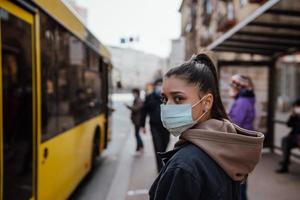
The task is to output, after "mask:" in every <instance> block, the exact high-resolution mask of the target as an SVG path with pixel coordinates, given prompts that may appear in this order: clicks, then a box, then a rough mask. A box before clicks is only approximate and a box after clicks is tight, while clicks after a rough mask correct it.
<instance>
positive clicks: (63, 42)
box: [56, 27, 75, 133]
mask: <svg viewBox="0 0 300 200" xmlns="http://www.w3.org/2000/svg"><path fill="white" fill-rule="evenodd" d="M70 37H71V36H70V34H69V33H68V32H67V31H66V30H65V29H64V28H62V27H58V31H57V34H56V42H57V43H56V44H57V48H56V49H57V59H56V65H57V69H58V79H57V86H58V107H59V109H58V119H59V121H58V131H59V133H63V132H64V131H66V130H68V129H70V128H72V127H74V126H75V120H74V116H73V113H72V107H71V100H72V96H73V95H72V94H74V89H73V84H74V83H73V82H74V81H73V73H72V69H71V65H70V61H69V60H70V58H69V57H70V56H69V48H70V45H69V40H70Z"/></svg>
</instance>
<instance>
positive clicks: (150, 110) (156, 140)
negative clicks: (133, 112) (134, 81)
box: [140, 79, 170, 172]
mask: <svg viewBox="0 0 300 200" xmlns="http://www.w3.org/2000/svg"><path fill="white" fill-rule="evenodd" d="M161 84H162V79H158V80H156V81H155V82H154V90H153V92H152V93H150V94H149V95H147V96H146V99H145V102H144V106H143V109H142V115H141V123H140V124H141V128H142V131H143V132H144V133H146V130H145V125H146V117H147V115H149V117H150V120H149V121H150V129H151V135H152V141H153V146H154V151H155V157H156V166H157V171H158V172H159V171H160V170H161V168H162V166H163V163H162V161H161V159H160V158H159V155H158V152H165V151H166V150H167V147H168V144H169V141H170V134H169V132H168V130H167V129H165V128H164V126H163V125H162V122H161V119H160V104H162V101H161Z"/></svg>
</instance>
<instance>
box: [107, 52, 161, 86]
mask: <svg viewBox="0 0 300 200" xmlns="http://www.w3.org/2000/svg"><path fill="white" fill-rule="evenodd" d="M109 51H110V53H111V54H112V63H113V66H114V68H113V73H112V79H113V80H114V82H113V85H114V88H119V89H120V86H122V89H123V90H130V89H132V88H139V89H144V88H145V87H146V85H147V84H149V83H153V82H154V81H155V80H156V79H158V78H162V74H163V69H165V68H166V66H167V60H166V59H164V58H161V57H158V56H155V55H151V54H147V53H144V52H142V51H137V50H134V49H131V48H120V47H109ZM120 84H121V85H120Z"/></svg>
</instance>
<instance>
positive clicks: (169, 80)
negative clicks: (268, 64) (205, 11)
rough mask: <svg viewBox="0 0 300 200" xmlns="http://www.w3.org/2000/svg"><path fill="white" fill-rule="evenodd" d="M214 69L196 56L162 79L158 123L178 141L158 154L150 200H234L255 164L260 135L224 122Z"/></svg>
mask: <svg viewBox="0 0 300 200" xmlns="http://www.w3.org/2000/svg"><path fill="white" fill-rule="evenodd" d="M214 63H215V62H214V61H213V59H211V58H210V54H207V53H200V54H198V55H196V56H193V57H192V58H191V60H190V61H188V62H186V63H184V64H182V65H180V66H178V67H175V68H172V69H170V70H169V71H168V72H167V73H166V74H165V76H164V80H163V84H162V100H163V104H162V105H161V119H162V122H163V124H164V126H165V127H166V128H167V129H168V130H169V131H170V133H171V134H173V135H174V136H180V137H179V141H178V142H177V143H176V144H175V147H174V149H173V150H171V151H169V152H166V153H163V154H161V157H162V159H163V161H164V163H165V165H164V167H163V168H162V170H161V172H160V174H159V176H158V177H157V179H156V180H155V181H154V183H153V185H152V186H151V189H150V191H149V195H150V199H151V200H186V199H188V200H200V199H201V200H213V199H223V200H238V199H240V183H241V181H243V180H245V179H246V177H247V175H248V174H249V173H250V172H251V171H252V170H253V169H254V167H255V165H256V164H257V163H258V161H259V159H260V154H261V150H262V146H263V139H264V135H263V134H262V133H259V132H254V131H248V130H246V129H243V128H240V127H239V126H237V125H235V124H233V123H231V122H230V121H229V120H228V117H227V114H226V111H225V109H224V106H223V104H222V101H221V97H220V92H219V87H218V78H217V72H216V66H215V64H214Z"/></svg>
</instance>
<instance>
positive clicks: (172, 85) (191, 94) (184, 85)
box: [161, 76, 213, 122]
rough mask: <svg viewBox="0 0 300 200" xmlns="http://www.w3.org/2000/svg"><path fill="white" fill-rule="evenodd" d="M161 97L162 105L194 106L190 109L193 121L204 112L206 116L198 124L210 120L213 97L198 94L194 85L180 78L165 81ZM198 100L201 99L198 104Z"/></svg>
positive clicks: (172, 77) (174, 77) (173, 77)
mask: <svg viewBox="0 0 300 200" xmlns="http://www.w3.org/2000/svg"><path fill="white" fill-rule="evenodd" d="M161 96H162V101H163V103H164V104H191V105H192V106H193V105H195V106H194V107H193V108H192V115H193V120H197V119H198V118H199V117H200V116H201V115H202V114H203V113H205V112H207V114H205V115H204V116H203V117H202V118H201V120H200V122H201V121H205V120H207V119H209V118H210V117H209V116H210V110H211V107H212V103H213V96H212V95H211V94H209V93H208V94H206V95H205V94H204V93H202V92H199V89H198V87H197V86H196V85H195V84H190V83H188V82H187V81H186V80H184V79H182V78H178V77H176V76H171V77H169V78H167V79H165V80H164V81H163V84H162V93H161ZM200 99H202V101H201V102H199V101H200ZM198 102H199V103H198ZM197 103H198V104H197Z"/></svg>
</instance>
